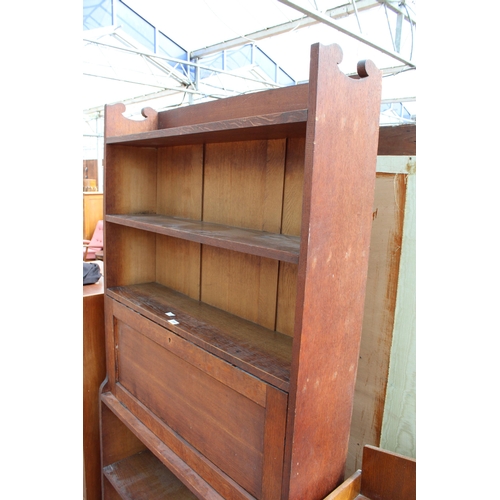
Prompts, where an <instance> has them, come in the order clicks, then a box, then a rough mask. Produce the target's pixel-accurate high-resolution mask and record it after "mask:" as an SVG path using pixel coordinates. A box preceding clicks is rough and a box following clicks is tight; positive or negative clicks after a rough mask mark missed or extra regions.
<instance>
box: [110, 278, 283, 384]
mask: <svg viewBox="0 0 500 500" xmlns="http://www.w3.org/2000/svg"><path fill="white" fill-rule="evenodd" d="M107 294H108V295H109V296H110V297H111V298H113V299H115V300H117V301H119V302H121V303H122V304H124V305H126V306H127V307H130V308H131V309H133V310H135V311H137V312H138V313H140V314H142V315H143V316H145V317H147V318H149V319H150V320H152V321H154V322H155V323H158V324H160V325H161V326H163V327H165V328H168V329H169V330H171V331H172V332H174V333H176V334H178V335H179V336H181V337H183V338H185V339H187V340H189V341H191V342H192V343H193V344H196V345H198V346H200V347H202V348H203V349H205V350H206V351H208V352H210V353H212V354H215V355H216V356H218V357H220V358H222V359H224V360H226V361H228V362H229V363H231V364H233V365H235V366H238V367H239V368H242V369H243V370H245V371H247V372H248V373H250V374H252V375H254V376H256V377H258V378H259V379H261V380H263V381H265V382H268V383H270V384H272V385H274V386H275V387H277V388H279V389H282V390H284V391H288V389H289V383H290V366H291V358H292V338H291V337H289V336H287V335H283V334H281V333H278V332H275V331H272V330H268V329H267V328H264V327H262V326H259V325H257V324H255V323H252V322H250V321H247V320H245V319H242V318H239V317H238V316H235V315H233V314H229V313H227V312H225V311H222V310H220V309H217V308H215V307H212V306H210V305H207V304H205V303H203V302H199V301H196V300H193V299H191V298H189V297H187V296H185V295H182V294H180V293H178V292H175V291H174V290H171V289H169V288H167V287H165V286H162V285H159V284H157V283H146V284H140V285H130V286H122V287H114V288H109V289H108V290H107ZM167 312H170V313H173V314H175V316H173V317H174V318H175V320H176V321H177V322H178V324H172V323H170V322H169V320H170V319H171V318H170V317H169V316H167V315H166V313H167Z"/></svg>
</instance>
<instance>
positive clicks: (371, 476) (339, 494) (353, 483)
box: [324, 445, 417, 500]
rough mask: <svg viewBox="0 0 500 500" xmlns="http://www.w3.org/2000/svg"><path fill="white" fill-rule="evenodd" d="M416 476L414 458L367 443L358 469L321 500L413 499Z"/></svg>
mask: <svg viewBox="0 0 500 500" xmlns="http://www.w3.org/2000/svg"><path fill="white" fill-rule="evenodd" d="M416 476H417V462H416V460H414V459H412V458H408V457H404V456H402V455H398V454H397V453H392V452H390V451H387V450H382V449H380V448H377V447H375V446H369V445H367V446H365V447H364V448H363V466H362V469H361V470H357V471H356V472H355V473H354V474H353V475H352V476H350V477H349V478H348V479H346V480H345V481H344V482H343V483H342V484H341V485H340V486H339V487H338V488H336V489H335V490H334V491H333V492H332V493H330V494H329V495H328V496H326V497H325V498H324V500H415V499H416V498H417V477H416Z"/></svg>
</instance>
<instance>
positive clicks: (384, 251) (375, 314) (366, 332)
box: [346, 173, 407, 476]
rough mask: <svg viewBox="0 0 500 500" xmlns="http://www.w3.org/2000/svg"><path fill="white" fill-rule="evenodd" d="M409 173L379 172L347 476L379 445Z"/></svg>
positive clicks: (376, 184)
mask: <svg viewBox="0 0 500 500" xmlns="http://www.w3.org/2000/svg"><path fill="white" fill-rule="evenodd" d="M406 179H407V176H406V175H405V174H386V173H377V178H376V183H375V200H374V207H373V226H372V234H371V243H370V259H369V265H368V280H367V289H366V300H365V312H364V319H363V333H362V337H361V348H360V358H359V365H358V373H357V379H356V389H355V396H354V408H353V415H352V422H351V435H350V441H349V451H348V458H347V465H346V476H349V475H351V474H353V473H354V472H355V471H356V470H357V469H359V468H360V467H361V459H362V453H363V446H364V445H365V444H372V445H375V446H378V445H379V442H380V435H381V429H382V418H383V412H384V404H385V394H386V387H387V377H388V372H389V360H390V353H391V344H392V333H393V327H394V315H395V306H396V295H397V287H398V274H399V263H400V256H401V242H402V229H403V218H404V207H405V195H406Z"/></svg>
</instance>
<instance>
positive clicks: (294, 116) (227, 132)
mask: <svg viewBox="0 0 500 500" xmlns="http://www.w3.org/2000/svg"><path fill="white" fill-rule="evenodd" d="M306 122H307V110H306V109H299V110H296V111H285V112H281V113H271V114H267V115H259V116H248V117H244V118H235V119H231V120H219V121H216V122H208V123H200V124H195V125H184V126H180V127H172V128H165V129H160V130H154V131H151V132H141V133H138V134H128V135H123V136H118V137H108V138H107V139H106V144H122V145H130V146H149V147H161V146H168V145H172V144H175V145H179V144H197V143H203V142H222V141H223V142H228V141H237V140H246V141H248V140H257V139H277V138H281V137H293V136H303V135H304V134H305V131H306Z"/></svg>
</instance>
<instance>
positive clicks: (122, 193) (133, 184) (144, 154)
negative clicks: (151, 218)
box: [104, 144, 157, 214]
mask: <svg viewBox="0 0 500 500" xmlns="http://www.w3.org/2000/svg"><path fill="white" fill-rule="evenodd" d="M156 153H157V152H156V149H155V148H135V147H130V146H121V145H114V144H113V145H106V161H105V176H104V177H105V188H104V203H105V213H106V214H127V213H155V212H156V156H157V154H156Z"/></svg>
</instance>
